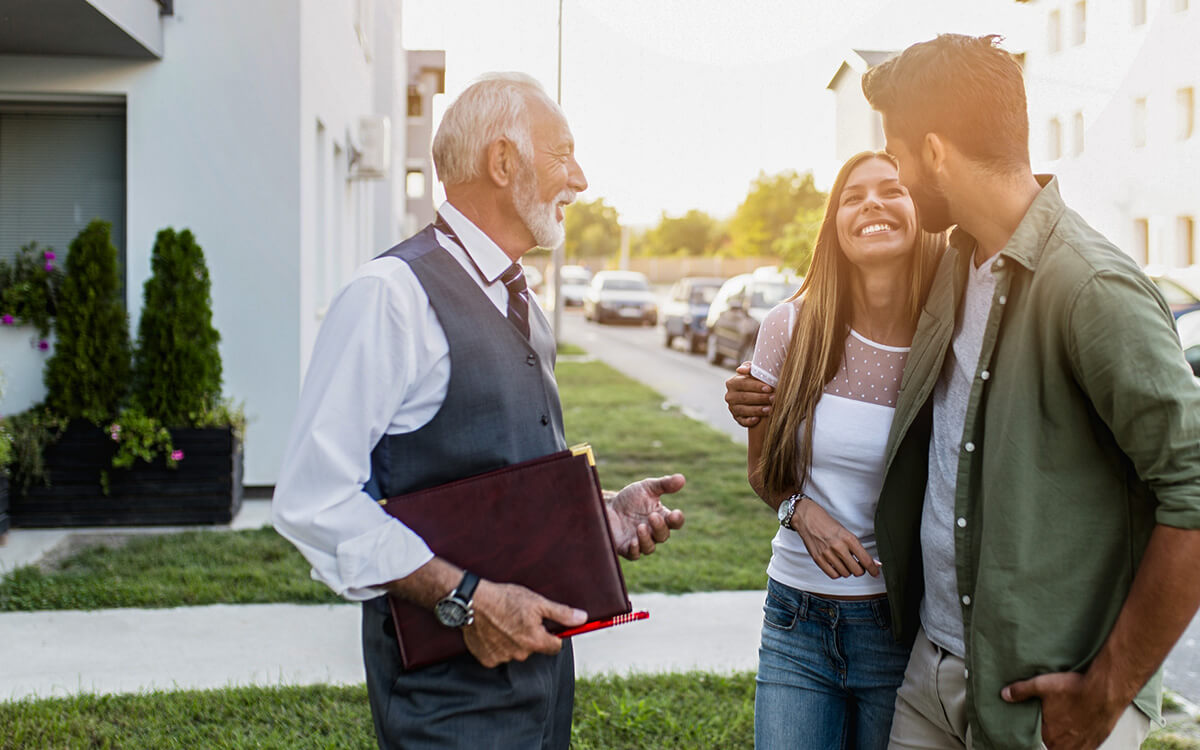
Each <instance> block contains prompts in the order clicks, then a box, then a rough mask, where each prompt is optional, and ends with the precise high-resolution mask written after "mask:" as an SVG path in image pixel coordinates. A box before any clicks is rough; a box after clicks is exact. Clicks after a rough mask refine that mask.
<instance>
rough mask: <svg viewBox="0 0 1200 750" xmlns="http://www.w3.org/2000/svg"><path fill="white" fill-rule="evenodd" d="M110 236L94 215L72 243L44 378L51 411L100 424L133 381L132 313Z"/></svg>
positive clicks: (115, 407)
mask: <svg viewBox="0 0 1200 750" xmlns="http://www.w3.org/2000/svg"><path fill="white" fill-rule="evenodd" d="M111 235H112V225H111V224H109V223H108V222H107V221H101V220H99V219H96V220H94V221H92V223H90V224H88V225H87V226H86V227H85V228H84V229H83V231H82V232H80V233H79V234H78V235H77V236H76V237H75V239H74V240H72V241H71V247H70V252H68V253H67V271H66V276H65V278H64V279H63V283H62V288H61V289H60V290H59V295H58V318H57V320H56V321H55V333H56V335H57V338H58V340H57V343H56V344H55V348H54V355H53V356H52V357H51V358H50V360H49V361H48V362H47V363H46V371H45V376H44V377H45V383H46V392H47V393H46V405H47V406H48V407H50V409H52V410H53V411H54V412H57V413H58V414H61V415H63V416H65V417H70V418H78V417H82V418H84V419H88V420H90V421H92V422H95V423H96V424H100V423H101V422H104V421H105V420H107V419H110V418H111V417H112V415H114V414H116V413H117V408H118V406H119V405H120V403H121V400H122V398H123V397H124V395H125V392H126V388H127V386H128V383H129V356H130V351H129V316H128V315H127V314H126V312H125V308H124V305H123V304H122V302H121V296H120V295H121V278H120V275H119V274H120V272H119V269H118V266H117V248H116V247H114V246H113V244H112V236H111Z"/></svg>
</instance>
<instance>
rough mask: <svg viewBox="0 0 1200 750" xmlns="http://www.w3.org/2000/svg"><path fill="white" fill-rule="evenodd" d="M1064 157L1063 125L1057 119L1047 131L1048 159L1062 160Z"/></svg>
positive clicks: (1054, 119) (1051, 121)
mask: <svg viewBox="0 0 1200 750" xmlns="http://www.w3.org/2000/svg"><path fill="white" fill-rule="evenodd" d="M1062 155H1063V154H1062V123H1060V122H1059V121H1058V118H1057V117H1055V118H1053V119H1052V120H1050V127H1049V129H1048V130H1047V131H1046V158H1048V159H1051V160H1053V159H1061V158H1062Z"/></svg>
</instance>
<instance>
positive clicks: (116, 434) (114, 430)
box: [108, 422, 121, 441]
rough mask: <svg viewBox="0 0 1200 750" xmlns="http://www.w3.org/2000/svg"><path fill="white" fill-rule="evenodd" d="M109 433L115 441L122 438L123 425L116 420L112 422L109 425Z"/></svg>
mask: <svg viewBox="0 0 1200 750" xmlns="http://www.w3.org/2000/svg"><path fill="white" fill-rule="evenodd" d="M108 435H109V437H111V438H112V439H113V440H114V441H119V440H120V439H121V425H119V424H117V423H116V422H113V423H112V424H110V425H109V426H108Z"/></svg>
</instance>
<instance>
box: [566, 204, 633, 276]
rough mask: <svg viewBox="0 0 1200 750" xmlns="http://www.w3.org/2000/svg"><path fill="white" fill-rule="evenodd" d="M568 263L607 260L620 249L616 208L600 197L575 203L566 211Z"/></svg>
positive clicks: (619, 229) (619, 231) (619, 232)
mask: <svg viewBox="0 0 1200 750" xmlns="http://www.w3.org/2000/svg"><path fill="white" fill-rule="evenodd" d="M566 233H567V239H566V246H565V255H566V257H567V261H568V262H575V261H580V260H584V259H587V258H596V259H600V258H610V257H613V256H615V255H616V254H617V252H618V251H619V250H620V249H621V223H620V221H619V217H618V216H617V209H615V208H613V207H612V206H609V205H607V204H606V203H605V202H604V199H603V198H597V199H596V200H594V201H575V202H574V203H572V204H571V205H569V206H567V210H566Z"/></svg>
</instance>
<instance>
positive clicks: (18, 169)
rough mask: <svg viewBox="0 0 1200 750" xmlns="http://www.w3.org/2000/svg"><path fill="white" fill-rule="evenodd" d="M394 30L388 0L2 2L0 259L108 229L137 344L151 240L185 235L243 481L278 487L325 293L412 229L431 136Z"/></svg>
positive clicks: (61, 246)
mask: <svg viewBox="0 0 1200 750" xmlns="http://www.w3.org/2000/svg"><path fill="white" fill-rule="evenodd" d="M399 39H400V4H399V0H338V1H337V2H330V1H329V0H254V1H253V2H246V1H245V0H122V1H121V2H114V1H113V0H57V1H56V2H54V3H40V2H27V1H26V0H0V257H10V256H12V255H13V254H14V253H15V252H16V251H17V249H18V248H19V247H21V246H22V245H24V244H26V243H27V242H29V241H31V240H36V241H37V242H38V243H39V244H40V245H51V246H53V247H54V248H56V249H57V250H58V251H59V252H60V253H61V254H62V255H63V256H65V251H66V249H67V245H68V244H69V242H70V240H71V238H72V237H73V236H74V235H75V234H76V233H77V232H78V231H79V229H81V228H82V227H83V226H84V225H86V224H87V222H88V221H89V220H91V219H92V218H93V217H96V216H99V217H101V218H104V219H107V220H109V221H112V222H113V227H114V243H115V244H116V246H117V248H118V249H119V251H120V253H121V257H122V262H123V264H124V270H125V282H126V301H127V305H128V309H129V313H130V319H131V321H132V323H133V326H134V328H133V330H134V332H135V334H136V330H137V328H136V326H137V319H138V315H139V312H140V308H141V290H142V286H143V284H144V282H145V280H146V278H147V277H148V276H149V274H150V251H151V248H152V246H153V243H154V237H155V234H156V233H157V231H158V230H159V229H161V228H163V227H167V226H173V227H175V228H177V229H179V228H184V227H187V228H190V229H191V230H192V231H193V232H194V233H195V235H196V237H197V240H198V241H199V242H200V244H201V245H202V246H203V248H204V251H205V255H206V257H207V260H208V266H209V270H210V273H211V276H212V296H213V316H214V324H215V325H216V327H217V329H218V330H219V331H220V333H221V355H222V359H223V363H224V380H225V393H226V394H227V395H229V396H231V397H233V398H234V399H235V400H237V401H243V402H244V403H245V408H246V413H247V416H248V418H249V427H248V434H247V440H246V446H245V481H246V483H247V484H248V485H271V484H274V483H275V479H276V476H277V473H278V469H279V466H280V462H281V460H282V457H283V456H282V454H283V450H284V447H285V442H286V439H287V433H288V429H289V427H290V424H291V419H292V415H293V412H294V408H295V403H296V398H297V395H298V393H299V388H300V381H301V378H302V376H303V373H304V370H305V367H306V366H307V363H308V358H309V355H310V353H311V351H312V345H313V341H314V339H315V337H316V332H317V328H318V326H319V324H320V320H321V316H322V315H323V313H324V311H325V309H326V307H327V305H328V304H329V301H330V298H331V297H332V296H333V294H334V292H336V291H337V289H338V288H339V287H341V286H342V284H343V283H345V282H346V281H347V280H348V278H349V276H350V274H351V273H352V272H353V270H354V268H355V267H356V266H357V265H359V264H360V263H362V262H363V261H364V260H366V259H368V258H370V257H372V256H373V255H375V254H377V253H379V252H381V251H383V250H384V249H386V248H388V247H389V246H391V245H392V244H394V243H395V242H397V241H398V240H399V239H401V238H402V237H403V236H404V234H405V230H406V228H407V226H406V225H407V223H408V218H407V217H408V209H407V198H406V179H407V175H408V173H409V169H410V168H409V164H410V162H409V161H408V160H409V156H410V154H411V153H413V152H414V150H416V151H417V152H420V151H427V150H428V144H419V148H418V144H412V145H411V147H410V144H409V143H408V142H407V138H408V134H409V133H410V132H412V122H411V119H410V118H409V116H408V111H407V109H408V86H409V75H408V70H407V58H406V55H405V54H404V51H403V50H402V49H401V46H400V43H399ZM423 64H424V63H423ZM427 67H428V66H427ZM422 70H423V71H424V70H425V69H424V68H423V69H422ZM428 111H429V108H428V107H427V108H426V109H425V110H424V112H425V113H428ZM423 116H424V117H426V118H428V114H425V115H423ZM424 132H426V133H427V132H428V127H426V128H425V131H424ZM430 205H432V204H430ZM12 368H13V365H12V363H9V362H5V369H6V371H7V373H6V374H7V377H8V380H9V383H10V386H11V385H12V384H13V382H14V380H19V379H21V378H22V377H25V378H26V379H30V378H33V379H36V380H37V381H40V372H35V373H32V374H30V373H24V374H23V373H19V372H13V371H12ZM5 410H7V411H11V410H14V409H10V408H9V405H8V404H7V403H6V404H5Z"/></svg>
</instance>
